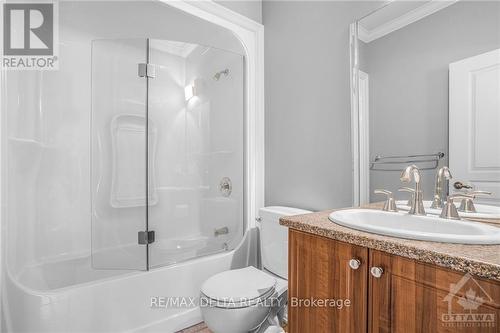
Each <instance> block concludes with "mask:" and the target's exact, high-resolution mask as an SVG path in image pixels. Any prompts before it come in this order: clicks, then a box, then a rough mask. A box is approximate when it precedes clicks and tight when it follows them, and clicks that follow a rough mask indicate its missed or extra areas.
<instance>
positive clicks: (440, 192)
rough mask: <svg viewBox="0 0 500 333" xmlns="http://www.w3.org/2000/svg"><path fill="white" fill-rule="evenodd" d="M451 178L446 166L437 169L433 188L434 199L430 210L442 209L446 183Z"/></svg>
mask: <svg viewBox="0 0 500 333" xmlns="http://www.w3.org/2000/svg"><path fill="white" fill-rule="evenodd" d="M451 178H452V176H451V172H450V169H449V168H448V167H446V166H444V167H442V168H441V169H439V171H438V172H437V174H436V186H435V187H434V199H433V200H432V205H431V208H437V209H439V208H443V205H444V202H445V201H446V192H447V186H446V181H447V180H450V179H451Z"/></svg>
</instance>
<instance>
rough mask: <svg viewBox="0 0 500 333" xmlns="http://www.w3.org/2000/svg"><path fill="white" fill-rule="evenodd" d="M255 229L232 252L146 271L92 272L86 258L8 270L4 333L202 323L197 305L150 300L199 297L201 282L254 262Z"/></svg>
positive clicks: (167, 328) (171, 328)
mask: <svg viewBox="0 0 500 333" xmlns="http://www.w3.org/2000/svg"><path fill="white" fill-rule="evenodd" d="M255 232H256V231H250V232H247V233H246V235H245V237H244V240H243V241H242V243H241V244H240V245H239V246H238V248H237V249H236V250H233V251H227V252H223V253H219V254H214V255H210V256H205V257H200V258H197V259H193V260H189V261H186V262H183V263H179V264H175V265H171V266H167V267H161V268H155V269H152V270H150V271H147V272H146V271H138V272H130V271H119V270H94V269H92V268H91V265H90V257H82V258H75V259H71V260H65V261H60V262H54V263H47V264H42V265H37V266H33V267H29V268H26V269H25V270H23V271H22V272H21V273H20V274H17V275H16V276H13V275H12V274H10V273H9V271H8V269H7V270H6V271H7V274H6V276H5V283H4V290H3V292H4V293H3V295H4V297H3V312H4V317H5V325H6V326H7V329H8V331H9V332H65V333H69V332H176V331H178V330H180V329H183V328H186V327H188V326H191V325H194V324H196V323H199V322H200V321H202V318H201V312H200V309H199V307H198V306H193V305H192V304H181V303H178V304H179V305H180V306H171V307H168V306H167V307H166V306H162V307H156V306H152V305H151V304H152V297H156V298H158V297H163V298H165V297H174V298H176V297H186V298H188V297H198V295H199V290H200V287H201V284H202V283H203V281H205V280H206V279H207V278H208V277H210V276H211V275H213V274H216V273H218V272H221V271H224V270H228V269H232V268H240V267H244V266H247V265H249V264H254V262H255V260H256V259H255V253H256V248H255V242H256V237H255V235H256V234H255Z"/></svg>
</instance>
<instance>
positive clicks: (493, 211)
mask: <svg viewBox="0 0 500 333" xmlns="http://www.w3.org/2000/svg"><path fill="white" fill-rule="evenodd" d="M407 203H408V200H398V201H396V206H397V207H398V209H399V210H404V211H409V210H410V207H409V206H408V205H407ZM431 205H432V201H424V208H425V212H426V213H427V214H433V215H439V214H441V209H435V208H431ZM455 206H457V208H458V207H459V206H460V201H458V202H455ZM474 206H475V207H476V211H477V212H476V213H462V212H458V215H460V216H461V217H464V218H470V219H474V218H476V219H500V207H497V206H489V205H480V204H474Z"/></svg>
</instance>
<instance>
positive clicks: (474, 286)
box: [441, 273, 496, 328]
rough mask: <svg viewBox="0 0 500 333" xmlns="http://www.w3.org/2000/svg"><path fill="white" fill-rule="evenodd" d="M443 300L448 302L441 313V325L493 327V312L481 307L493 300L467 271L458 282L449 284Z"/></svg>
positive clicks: (494, 319) (494, 318)
mask: <svg viewBox="0 0 500 333" xmlns="http://www.w3.org/2000/svg"><path fill="white" fill-rule="evenodd" d="M443 301H445V302H447V303H448V311H447V312H446V313H443V314H441V322H442V325H443V326H445V327H460V328H471V327H495V321H496V317H495V312H494V311H490V310H489V308H488V307H482V305H483V304H484V303H487V302H490V303H491V302H493V299H492V298H491V296H490V295H489V294H488V293H487V292H486V290H484V288H483V287H482V286H481V285H480V284H479V283H478V282H477V281H476V280H475V279H474V278H473V277H472V275H470V274H469V273H467V274H465V275H464V276H463V277H462V278H461V279H460V281H458V283H452V284H450V292H449V293H448V295H446V297H444V299H443Z"/></svg>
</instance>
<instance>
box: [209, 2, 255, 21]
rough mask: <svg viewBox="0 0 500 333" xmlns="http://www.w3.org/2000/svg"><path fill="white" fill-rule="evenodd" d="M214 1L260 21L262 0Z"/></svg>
mask: <svg viewBox="0 0 500 333" xmlns="http://www.w3.org/2000/svg"><path fill="white" fill-rule="evenodd" d="M215 2H217V3H219V4H221V5H223V6H224V7H227V8H229V9H231V10H232V11H235V12H237V13H240V14H241V15H244V16H246V17H248V18H250V19H252V20H254V21H257V22H259V23H262V0H249V1H226V0H215Z"/></svg>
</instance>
